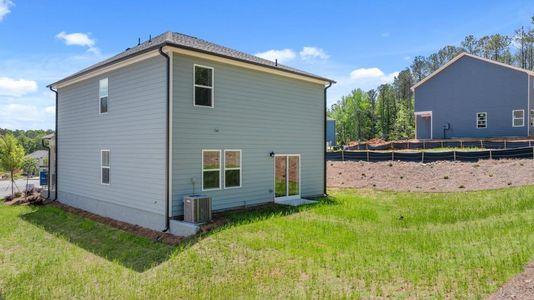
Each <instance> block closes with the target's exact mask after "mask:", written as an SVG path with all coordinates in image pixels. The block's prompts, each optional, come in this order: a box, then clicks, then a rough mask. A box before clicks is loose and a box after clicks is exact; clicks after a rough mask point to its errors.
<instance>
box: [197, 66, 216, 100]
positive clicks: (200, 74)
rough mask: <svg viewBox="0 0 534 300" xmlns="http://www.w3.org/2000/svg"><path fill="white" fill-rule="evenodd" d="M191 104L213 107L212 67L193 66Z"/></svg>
mask: <svg viewBox="0 0 534 300" xmlns="http://www.w3.org/2000/svg"><path fill="white" fill-rule="evenodd" d="M193 69H194V77H195V81H194V83H193V89H194V92H193V105H194V106H203V107H213V68H211V67H205V66H199V65H195V66H194V68H193Z"/></svg>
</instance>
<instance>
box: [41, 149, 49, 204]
mask: <svg viewBox="0 0 534 300" xmlns="http://www.w3.org/2000/svg"><path fill="white" fill-rule="evenodd" d="M41 144H42V145H43V147H45V148H46V149H48V166H47V167H48V178H47V179H48V180H47V185H48V195H46V200H50V146H48V145H46V144H45V141H44V139H42V140H41Z"/></svg>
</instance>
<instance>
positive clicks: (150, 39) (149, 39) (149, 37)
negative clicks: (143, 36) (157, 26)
mask: <svg viewBox="0 0 534 300" xmlns="http://www.w3.org/2000/svg"><path fill="white" fill-rule="evenodd" d="M148 42H149V43H150V42H152V35H151V34H149V35H148Z"/></svg>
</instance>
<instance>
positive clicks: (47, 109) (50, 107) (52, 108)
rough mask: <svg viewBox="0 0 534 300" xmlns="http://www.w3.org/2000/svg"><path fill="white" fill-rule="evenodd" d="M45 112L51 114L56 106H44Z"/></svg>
mask: <svg viewBox="0 0 534 300" xmlns="http://www.w3.org/2000/svg"><path fill="white" fill-rule="evenodd" d="M45 112H47V113H49V114H53V113H55V112H56V107H55V106H47V107H45Z"/></svg>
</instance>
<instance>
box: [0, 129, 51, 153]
mask: <svg viewBox="0 0 534 300" xmlns="http://www.w3.org/2000/svg"><path fill="white" fill-rule="evenodd" d="M51 133H54V131H53V130H50V129H49V130H42V129H37V130H20V129H17V130H10V129H4V128H0V136H6V135H13V137H15V139H16V140H17V142H18V143H19V144H20V145H21V146H22V148H23V149H24V152H25V153H26V154H30V153H32V152H34V151H37V150H48V149H46V148H45V147H43V144H42V139H43V137H44V136H45V135H48V134H51Z"/></svg>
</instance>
